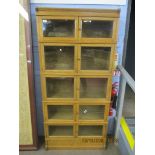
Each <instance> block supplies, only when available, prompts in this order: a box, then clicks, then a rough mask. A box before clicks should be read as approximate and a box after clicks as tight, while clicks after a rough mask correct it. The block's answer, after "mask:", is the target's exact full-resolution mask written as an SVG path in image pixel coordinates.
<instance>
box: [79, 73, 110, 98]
mask: <svg viewBox="0 0 155 155" xmlns="http://www.w3.org/2000/svg"><path fill="white" fill-rule="evenodd" d="M109 86H110V78H108V77H96V76H93V77H92V76H81V77H80V78H79V79H78V98H79V99H81V100H83V99H85V100H90V99H94V100H97V99H101V100H104V99H109V98H110V93H109V92H110V91H108V89H109Z"/></svg>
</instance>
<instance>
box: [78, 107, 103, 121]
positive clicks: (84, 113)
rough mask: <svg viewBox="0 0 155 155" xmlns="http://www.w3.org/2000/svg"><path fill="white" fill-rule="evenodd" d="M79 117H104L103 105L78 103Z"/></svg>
mask: <svg viewBox="0 0 155 155" xmlns="http://www.w3.org/2000/svg"><path fill="white" fill-rule="evenodd" d="M79 109H80V115H79V119H82V120H94V119H104V106H103V105H95V106H94V105H80V108H79Z"/></svg>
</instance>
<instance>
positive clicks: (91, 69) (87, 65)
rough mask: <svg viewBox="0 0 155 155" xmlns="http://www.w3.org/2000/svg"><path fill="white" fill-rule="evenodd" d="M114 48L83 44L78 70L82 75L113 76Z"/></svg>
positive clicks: (79, 53)
mask: <svg viewBox="0 0 155 155" xmlns="http://www.w3.org/2000/svg"><path fill="white" fill-rule="evenodd" d="M113 57H114V46H113V45H108V44H104V45H97V44H95V45H92V44H82V45H80V46H79V52H78V70H79V72H80V73H81V74H86V73H87V74H105V73H109V74H111V71H112V69H113V61H112V60H113Z"/></svg>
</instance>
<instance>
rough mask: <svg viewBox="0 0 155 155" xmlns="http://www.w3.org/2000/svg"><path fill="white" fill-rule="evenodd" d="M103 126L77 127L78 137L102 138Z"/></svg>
mask: <svg viewBox="0 0 155 155" xmlns="http://www.w3.org/2000/svg"><path fill="white" fill-rule="evenodd" d="M102 131H103V126H102V125H96V126H84V125H80V126H79V136H102Z"/></svg>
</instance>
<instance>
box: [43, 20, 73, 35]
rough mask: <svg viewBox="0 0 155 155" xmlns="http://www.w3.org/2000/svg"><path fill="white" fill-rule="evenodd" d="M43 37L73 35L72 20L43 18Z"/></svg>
mask: <svg viewBox="0 0 155 155" xmlns="http://www.w3.org/2000/svg"><path fill="white" fill-rule="evenodd" d="M42 24H43V36H44V37H73V36H74V20H61V19H60V20H52V19H49V20H43V21H42Z"/></svg>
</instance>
